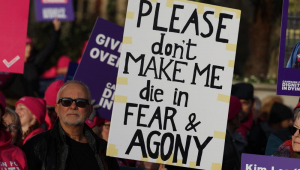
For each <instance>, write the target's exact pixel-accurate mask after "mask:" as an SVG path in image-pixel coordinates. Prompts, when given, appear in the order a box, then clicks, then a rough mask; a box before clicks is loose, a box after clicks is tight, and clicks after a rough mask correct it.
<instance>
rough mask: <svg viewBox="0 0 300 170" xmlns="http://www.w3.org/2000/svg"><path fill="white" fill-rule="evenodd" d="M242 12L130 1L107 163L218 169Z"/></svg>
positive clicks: (169, 1) (164, 0)
mask: <svg viewBox="0 0 300 170" xmlns="http://www.w3.org/2000/svg"><path fill="white" fill-rule="evenodd" d="M240 16H241V11H239V10H235V9H229V8H225V7H220V6H213V5H209V4H204V3H196V2H191V1H183V0H151V1H149V0H140V1H138V3H137V1H135V0H129V2H128V8H127V15H126V24H125V31H124V37H123V44H122V53H121V57H120V66H119V71H118V78H117V89H116V92H115V96H114V107H113V114H112V122H111V126H110V135H109V141H108V148H107V155H108V156H114V157H121V158H127V159H135V160H141V161H148V162H155V163H161V164H169V165H176V166H183V167H191V168H195V169H218V168H219V169H220V168H221V166H222V158H223V150H224V139H225V132H226V124H227V117H228V105H229V99H230V91H231V85H232V76H233V67H234V61H235V53H236V44H237V38H238V30H239V21H240Z"/></svg>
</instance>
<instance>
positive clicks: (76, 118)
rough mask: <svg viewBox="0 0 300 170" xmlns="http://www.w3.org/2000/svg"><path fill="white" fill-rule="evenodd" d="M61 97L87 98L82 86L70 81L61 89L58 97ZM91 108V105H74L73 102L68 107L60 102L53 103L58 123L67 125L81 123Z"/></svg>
mask: <svg viewBox="0 0 300 170" xmlns="http://www.w3.org/2000/svg"><path fill="white" fill-rule="evenodd" d="M63 97H65V98H71V99H78V98H81V99H88V94H87V91H86V90H85V88H84V87H82V86H81V85H79V84H75V83H72V84H69V85H67V86H65V87H64V88H63V89H62V91H61V93H60V96H59V98H63ZM92 109H93V106H92V105H89V104H87V105H86V106H85V107H84V108H82V107H78V106H76V104H75V102H73V103H72V104H71V106H69V107H65V106H63V105H62V104H61V103H59V104H56V105H55V111H56V113H57V114H58V116H59V119H60V123H61V124H62V125H69V126H78V125H83V124H84V121H85V120H86V118H87V117H89V115H90V114H91V112H92Z"/></svg>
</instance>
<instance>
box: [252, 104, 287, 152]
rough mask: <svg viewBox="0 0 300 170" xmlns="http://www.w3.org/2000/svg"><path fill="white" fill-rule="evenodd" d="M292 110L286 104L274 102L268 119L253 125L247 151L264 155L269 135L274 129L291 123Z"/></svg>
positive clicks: (285, 126) (282, 127)
mask: <svg viewBox="0 0 300 170" xmlns="http://www.w3.org/2000/svg"><path fill="white" fill-rule="evenodd" d="M292 119H293V112H292V110H291V109H290V108H288V107H287V106H285V105H283V104H281V103H277V102H275V103H274V104H273V106H272V108H271V111H270V116H269V120H268V121H264V120H260V121H259V123H258V124H256V125H255V126H253V128H252V130H251V133H250V135H249V138H248V143H249V144H248V147H247V153H251V154H260V155H264V154H265V152H266V146H267V143H268V138H269V136H270V135H271V134H272V133H274V132H275V131H276V130H279V129H284V128H287V127H289V126H290V125H292V124H293V120H292Z"/></svg>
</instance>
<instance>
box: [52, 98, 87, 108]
mask: <svg viewBox="0 0 300 170" xmlns="http://www.w3.org/2000/svg"><path fill="white" fill-rule="evenodd" d="M74 101H75V104H76V106H77V107H81V108H85V106H86V105H88V104H89V101H88V100H87V99H71V98H60V99H59V100H58V103H57V104H59V103H61V104H62V105H63V106H64V107H70V106H71V105H72V103H73V102H74Z"/></svg>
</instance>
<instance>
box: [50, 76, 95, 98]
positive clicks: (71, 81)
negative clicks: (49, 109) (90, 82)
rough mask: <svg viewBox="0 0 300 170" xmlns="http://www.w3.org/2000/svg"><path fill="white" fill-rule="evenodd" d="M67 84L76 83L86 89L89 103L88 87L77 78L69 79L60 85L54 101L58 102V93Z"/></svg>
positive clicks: (89, 93)
mask: <svg viewBox="0 0 300 170" xmlns="http://www.w3.org/2000/svg"><path fill="white" fill-rule="evenodd" d="M69 84H78V85H81V86H82V87H83V88H84V89H85V90H86V92H87V95H88V101H89V103H91V92H90V89H89V87H88V86H87V85H86V84H84V83H83V82H81V81H78V80H69V81H67V82H66V83H65V84H64V85H62V86H61V88H60V89H59V90H58V92H57V97H56V103H58V100H59V96H60V93H61V91H62V89H63V88H64V87H66V86H67V85H69Z"/></svg>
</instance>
